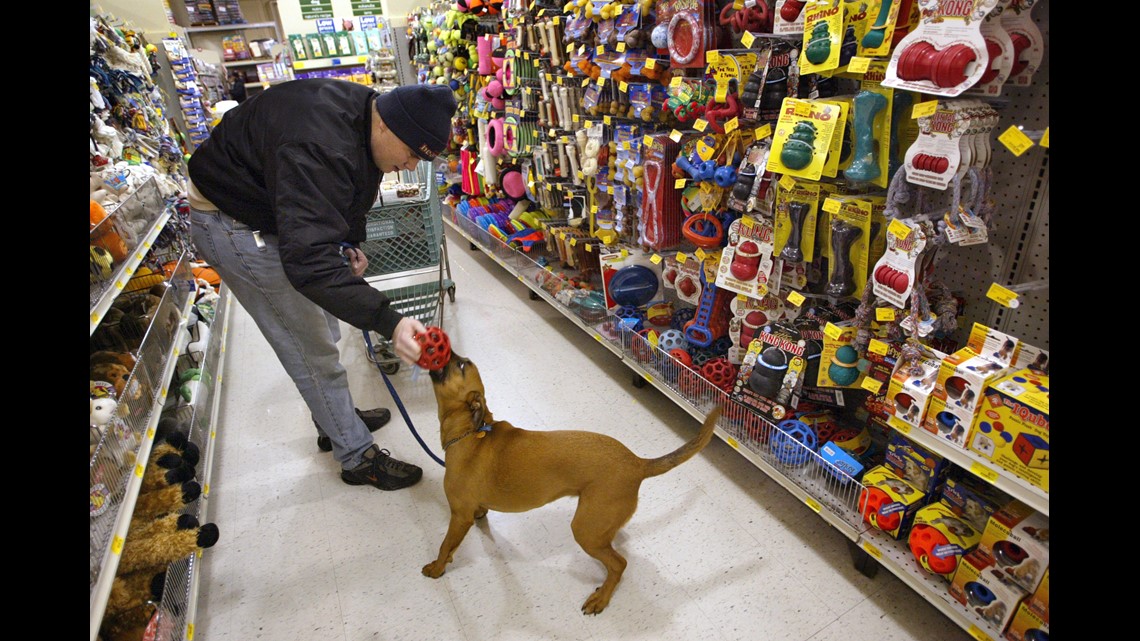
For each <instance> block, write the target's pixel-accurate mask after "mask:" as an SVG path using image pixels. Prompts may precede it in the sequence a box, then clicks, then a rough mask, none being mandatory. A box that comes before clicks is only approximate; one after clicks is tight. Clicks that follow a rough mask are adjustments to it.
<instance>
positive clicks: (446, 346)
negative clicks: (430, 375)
mask: <svg viewBox="0 0 1140 641" xmlns="http://www.w3.org/2000/svg"><path fill="white" fill-rule="evenodd" d="M415 338H416V342H417V343H419V344H420V348H421V351H420V359H419V360H418V361H416V365H419V366H420V367H422V368H424V369H426V370H428V371H431V372H435V371H438V370H441V369H443V368H444V367H446V366H447V362H448V361H450V360H451V339H449V338H448V337H447V334H445V333H444V332H443V330H442V329H440V328H439V327H428V328H427V331H426V332H421V333H419V334H416V337H415Z"/></svg>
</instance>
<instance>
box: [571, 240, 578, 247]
mask: <svg viewBox="0 0 1140 641" xmlns="http://www.w3.org/2000/svg"><path fill="white" fill-rule="evenodd" d="M577 244H578V239H577V238H571V239H570V246H571V247H573V246H575V245H577Z"/></svg>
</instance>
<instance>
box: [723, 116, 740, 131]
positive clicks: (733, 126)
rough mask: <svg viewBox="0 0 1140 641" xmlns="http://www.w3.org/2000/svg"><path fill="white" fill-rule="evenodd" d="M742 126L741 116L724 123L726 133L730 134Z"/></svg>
mask: <svg viewBox="0 0 1140 641" xmlns="http://www.w3.org/2000/svg"><path fill="white" fill-rule="evenodd" d="M739 128H740V118H733V119H732V120H729V121H728V122H726V123H724V133H726V134H730V133H732V132H734V131H736V130H737V129H739Z"/></svg>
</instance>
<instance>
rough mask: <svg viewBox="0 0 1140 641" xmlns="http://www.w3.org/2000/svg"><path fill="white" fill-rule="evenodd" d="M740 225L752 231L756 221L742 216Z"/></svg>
mask: <svg viewBox="0 0 1140 641" xmlns="http://www.w3.org/2000/svg"><path fill="white" fill-rule="evenodd" d="M740 224H741V225H744V226H745V227H748V228H749V229H751V228H752V226H753V225H755V224H756V221H755V220H753V218H752V216H741V217H740Z"/></svg>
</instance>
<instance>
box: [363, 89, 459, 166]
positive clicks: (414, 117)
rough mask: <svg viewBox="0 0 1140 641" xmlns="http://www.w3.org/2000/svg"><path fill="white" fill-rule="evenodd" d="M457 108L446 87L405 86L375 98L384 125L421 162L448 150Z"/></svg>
mask: <svg viewBox="0 0 1140 641" xmlns="http://www.w3.org/2000/svg"><path fill="white" fill-rule="evenodd" d="M456 107H457V105H456V102H455V94H453V93H452V92H451V87H448V86H447V85H405V86H402V87H396V88H395V89H393V90H391V91H389V92H387V93H384V94H380V95H379V96H377V97H376V113H378V114H380V117H381V118H382V119H383V120H384V124H385V125H387V126H388V128H389V129H391V130H392V133H394V134H396V137H397V138H399V139H400V140H402V141H403V142H404V144H406V145H407V146H408V147H410V148H411V149H412V151H414V152H416V154H418V155H419V157H420V158H423V159H424V160H432V159H433V158H435V157H436V156H438V155H439V154H440V153H442V152H443V150H444V149H445V148H446V147H447V140H448V138H449V137H450V134H451V118H452V116H454V115H455V109H456Z"/></svg>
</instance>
